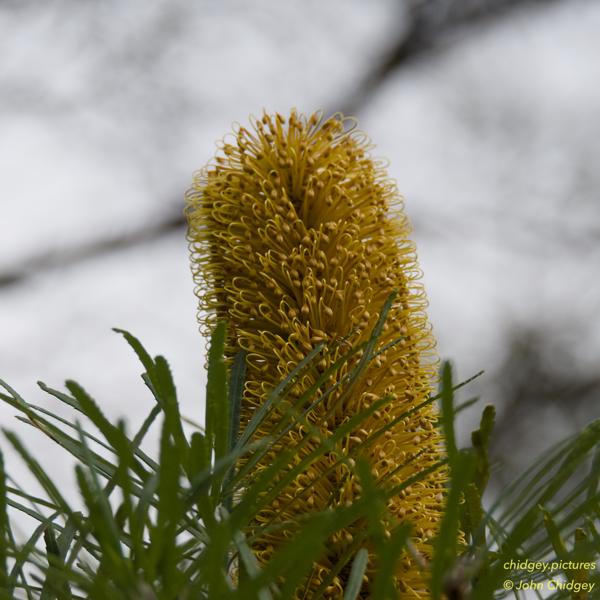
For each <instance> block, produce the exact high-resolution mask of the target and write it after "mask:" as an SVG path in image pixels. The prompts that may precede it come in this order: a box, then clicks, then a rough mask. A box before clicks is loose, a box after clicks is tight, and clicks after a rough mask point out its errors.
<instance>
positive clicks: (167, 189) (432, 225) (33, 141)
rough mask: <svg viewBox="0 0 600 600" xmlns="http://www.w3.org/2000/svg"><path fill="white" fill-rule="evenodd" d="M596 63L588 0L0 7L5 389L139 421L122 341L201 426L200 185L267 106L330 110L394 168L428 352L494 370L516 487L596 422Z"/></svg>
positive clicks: (3, 412) (140, 405) (139, 400)
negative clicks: (225, 140) (164, 368)
mask: <svg viewBox="0 0 600 600" xmlns="http://www.w3.org/2000/svg"><path fill="white" fill-rule="evenodd" d="M599 57H600V2H598V1H597V0H546V1H541V0H538V1H533V0H532V1H529V2H527V1H518V0H421V1H419V0H414V1H412V0H411V1H408V0H407V1H404V2H403V1H402V0H377V1H373V2H366V1H365V0H327V1H317V0H302V1H300V0H292V1H287V2H281V1H279V0H254V1H251V2H249V1H247V0H244V1H242V0H239V1H234V0H226V1H222V2H208V1H194V2H191V1H187V2H186V1H183V0H170V1H167V0H160V1H157V0H154V1H146V2H117V1H109V0H106V1H104V2H91V1H82V0H53V1H48V0H46V1H44V2H42V1H39V2H35V1H16V0H15V1H9V0H4V1H2V2H0V131H1V135H0V203H1V210H0V232H1V235H0V377H2V378H3V379H4V380H6V381H7V382H9V383H10V384H11V385H12V386H13V387H14V388H16V389H17V390H18V391H19V392H20V393H21V394H22V395H23V396H24V397H25V398H26V399H27V400H28V401H30V402H34V403H37V404H40V405H42V406H46V407H52V408H55V407H56V404H57V403H56V402H54V401H53V400H52V399H51V398H49V397H48V396H46V395H45V394H43V393H42V392H41V390H39V389H38V387H37V385H36V381H37V380H38V379H41V380H43V381H45V382H47V383H48V384H50V385H52V386H54V387H61V386H62V384H63V382H64V380H65V379H67V378H73V379H76V380H78V381H79V382H80V383H82V384H83V385H84V387H85V388H86V389H87V390H88V391H89V392H90V393H91V394H92V395H93V396H94V397H95V398H96V399H97V400H98V402H99V403H100V404H101V406H102V407H103V409H104V410H105V412H106V413H107V414H109V415H110V416H111V417H113V418H116V417H118V416H123V415H124V416H127V418H128V419H129V420H130V422H131V423H132V427H133V425H134V424H137V423H139V422H140V420H141V419H142V418H143V416H144V415H145V413H146V412H147V411H148V410H149V409H150V408H151V406H152V400H151V397H150V395H149V392H147V390H146V389H145V388H144V386H143V384H142V382H141V380H140V378H139V374H140V372H141V369H140V366H138V363H137V361H136V358H135V356H134V355H133V353H132V352H131V351H130V349H129V348H128V347H127V346H126V344H125V343H124V341H123V340H122V339H121V338H120V336H118V335H116V334H114V333H112V332H111V330H110V328H111V327H123V328H126V329H128V330H130V331H131V332H133V333H134V334H135V335H137V336H139V337H140V339H141V340H142V341H143V342H144V343H145V345H146V346H147V347H148V348H149V349H150V350H151V351H152V352H154V353H159V352H160V353H162V354H164V355H166V357H167V358H168V359H169V361H170V363H171V366H172V369H173V371H174V375H175V380H176V382H177V383H178V390H179V394H180V399H181V403H182V405H183V412H184V413H185V414H186V415H188V416H190V417H192V418H195V419H200V418H201V415H202V412H203V395H204V390H203V385H204V371H203V363H204V343H203V340H202V339H201V338H200V336H199V334H198V332H197V325H196V317H195V313H196V298H195V297H194V294H193V286H192V279H191V275H190V271H189V266H188V256H187V248H186V241H185V227H184V222H183V218H182V209H183V196H184V193H185V190H186V189H187V187H188V186H189V185H190V182H191V178H192V173H193V172H194V171H195V170H196V169H197V168H199V167H200V166H202V165H203V164H204V163H205V162H206V161H207V160H208V159H209V158H210V157H211V155H212V154H213V152H214V150H215V141H216V140H217V139H218V138H220V137H221V136H222V135H224V134H225V133H226V132H227V131H229V130H230V128H231V125H232V123H233V122H234V121H240V122H245V121H246V120H247V117H248V115H249V114H250V113H253V114H258V113H260V112H261V111H262V109H263V107H264V108H266V109H267V110H269V111H273V110H279V111H281V112H283V113H287V112H288V111H289V109H290V107H292V106H295V107H297V108H298V109H299V110H300V111H302V112H307V113H310V112H312V111H314V110H315V109H318V108H323V109H324V110H325V112H326V113H330V112H334V111H337V110H342V111H344V112H349V113H350V114H353V115H355V116H356V117H358V119H359V124H360V127H361V129H363V130H364V131H366V132H367V133H368V134H369V136H370V137H371V138H372V139H373V141H374V143H375V144H376V145H377V148H376V150H375V152H374V154H375V155H377V156H382V157H386V158H387V159H389V164H390V166H389V172H390V175H391V176H392V177H393V178H395V179H397V181H398V185H399V188H400V190H401V191H402V193H403V195H404V196H405V198H406V210H407V213H408V215H409V217H410V218H411V220H412V223H413V225H414V238H415V239H416V241H417V244H418V251H419V257H420V263H421V267H422V269H423V271H424V279H425V284H426V287H427V291H428V295H429V298H430V304H431V306H430V318H431V321H432V323H433V326H434V329H435V333H436V335H437V338H438V340H439V353H440V355H441V356H442V357H444V358H451V359H452V360H453V361H454V362H455V364H456V368H457V371H458V376H459V377H463V378H464V377H467V376H469V375H472V374H473V373H475V372H476V371H478V370H480V369H485V371H486V373H485V375H484V376H483V377H481V378H480V379H479V380H478V382H477V383H476V384H473V385H472V386H471V388H470V393H471V394H481V396H482V401H481V402H482V405H483V404H484V403H488V402H493V403H494V404H496V406H497V407H498V412H499V417H498V418H499V424H498V434H497V437H496V442H495V443H496V446H495V448H496V450H495V456H496V457H497V459H498V460H499V461H500V459H502V461H503V462H504V463H505V469H507V471H506V472H507V473H508V474H509V475H510V474H514V472H515V470H516V469H518V466H519V464H520V463H521V462H522V461H523V460H525V459H527V460H528V459H529V458H530V455H531V454H537V453H539V452H540V451H543V449H544V448H547V447H549V446H550V445H551V444H552V442H553V441H555V440H557V439H559V438H561V437H563V436H564V435H566V434H568V433H569V432H572V431H574V430H575V428H576V427H577V426H581V425H582V424H583V423H585V422H587V421H588V420H590V419H591V418H592V417H597V416H598V413H599V412H600V411H599V410H598V401H597V399H598V396H599V391H600V370H599V368H598V367H599V362H600V360H599V359H600V320H599V318H598V316H599V308H600V277H599V271H600V243H599V241H600V197H599V196H600V194H599V190H600V161H599V158H600V84H599V82H600V60H599ZM465 397H468V394H467V396H465ZM476 412H477V411H476ZM13 414H14V411H13V410H12V409H10V408H8V407H6V406H1V407H0V420H1V423H2V426H3V427H9V428H11V429H17V430H18V431H20V432H21V433H22V434H23V436H24V437H25V439H26V440H27V441H28V442H29V443H30V444H32V446H33V447H34V448H35V449H36V451H37V454H38V455H42V456H43V458H44V460H45V461H46V463H47V464H51V465H53V466H54V467H55V471H54V472H56V471H59V480H60V478H61V477H62V478H63V479H62V480H63V481H64V482H71V481H72V478H71V475H70V472H69V471H68V470H67V466H68V465H69V464H70V463H69V461H68V459H67V458H66V456H65V453H64V451H62V450H61V449H59V448H55V447H54V446H53V445H52V444H51V443H50V442H46V441H44V439H43V436H42V435H41V434H39V433H37V432H32V431H27V427H26V426H25V425H23V424H19V423H18V422H17V421H16V420H14V418H13ZM472 425H473V419H468V418H467V419H466V421H465V423H464V425H463V428H462V429H463V431H464V432H466V431H468V430H469V429H470V427H471V426H472ZM2 447H3V448H6V443H5V442H4V441H3V442H2ZM10 464H14V465H17V464H18V463H16V462H15V459H14V457H9V465H10ZM63 466H64V469H62V467H63ZM15 468H18V467H15ZM65 485H67V483H66V484H65ZM68 485H70V483H68Z"/></svg>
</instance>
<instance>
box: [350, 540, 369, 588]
mask: <svg viewBox="0 0 600 600" xmlns="http://www.w3.org/2000/svg"><path fill="white" fill-rule="evenodd" d="M368 562H369V552H368V550H367V549H366V548H361V549H360V550H359V551H358V552H357V553H356V556H355V557H354V561H353V562H352V568H351V569H350V576H349V577H348V584H347V585H346V589H345V590H344V600H356V598H358V594H359V593H360V589H361V587H362V584H363V576H364V574H365V571H366V570H367V564H368Z"/></svg>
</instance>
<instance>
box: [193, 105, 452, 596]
mask: <svg viewBox="0 0 600 600" xmlns="http://www.w3.org/2000/svg"><path fill="white" fill-rule="evenodd" d="M370 147H371V146H370V142H369V140H368V139H367V138H366V137H365V136H364V134H362V133H360V132H359V131H357V130H356V129H355V127H354V123H353V122H352V121H351V120H350V119H347V118H345V117H343V116H342V115H339V114H337V115H334V116H333V117H331V118H328V119H323V118H322V116H321V115H320V114H313V115H312V116H310V117H304V116H302V115H299V114H297V113H296V112H295V111H292V112H291V114H290V116H289V117H288V118H286V117H284V116H282V115H280V114H276V115H274V116H270V115H267V114H265V115H264V116H263V117H262V119H260V120H258V119H254V120H253V121H252V127H251V128H249V129H247V128H244V127H242V126H238V127H237V128H236V129H235V131H234V133H233V134H232V135H230V138H225V139H224V141H223V143H222V144H221V146H220V152H219V154H218V156H217V157H216V159H215V161H214V162H213V163H211V164H210V165H208V166H207V167H206V168H204V169H203V170H202V171H200V172H199V173H198V174H197V176H196V177H195V180H194V184H193V187H192V188H191V189H190V191H189V192H188V195H187V208H186V215H187V218H188V222H189V233H188V236H189V241H190V247H191V252H192V268H193V273H194V278H195V281H196V283H197V286H198V287H197V294H198V296H199V298H200V313H199V315H200V322H201V324H202V326H203V328H204V331H205V332H208V331H209V330H210V329H211V328H212V327H213V326H214V324H215V323H216V321H217V320H218V319H226V320H227V321H228V323H229V338H228V345H227V352H228V355H229V356H230V357H232V356H233V354H234V353H235V352H236V351H237V350H238V349H239V348H240V347H241V348H244V349H245V350H246V351H247V353H248V354H247V361H248V372H247V373H248V380H247V384H246V389H245V395H244V401H243V406H242V423H244V422H247V421H248V420H249V419H250V418H251V416H252V414H253V412H254V411H255V410H256V408H257V407H258V406H260V405H261V404H262V403H263V402H264V400H265V397H266V395H267V393H268V392H269V390H270V389H272V388H273V387H274V385H275V384H276V383H277V382H278V381H279V380H280V379H281V378H282V376H284V375H286V374H288V373H289V372H290V370H291V369H292V368H293V367H294V365H296V364H297V363H298V361H299V360H301V359H302V358H303V357H304V356H305V355H306V354H307V353H308V352H309V351H310V350H311V349H313V348H314V347H315V345H316V344H318V343H320V342H325V343H326V344H329V345H330V347H331V348H332V349H331V351H330V352H329V353H326V354H323V356H322V358H321V361H320V362H319V364H318V369H314V370H312V371H309V372H307V373H306V375H305V376H304V378H303V379H302V380H301V381H300V382H299V383H298V385H297V386H296V388H295V392H296V394H297V396H298V395H299V394H300V393H301V391H302V390H303V389H307V388H308V387H309V386H310V385H312V384H313V383H314V381H315V380H316V378H317V377H318V376H319V372H323V370H325V369H326V368H327V367H328V366H329V365H331V364H332V362H333V361H334V360H336V358H338V357H339V356H340V355H341V354H342V353H344V352H346V351H347V347H345V346H344V344H340V343H338V342H339V340H340V339H346V340H347V341H349V342H350V343H351V344H352V345H355V344H357V343H360V342H361V341H364V340H365V339H367V338H368V336H369V335H370V333H371V331H372V329H373V326H374V325H375V323H376V320H377V317H378V313H379V311H380V310H381V308H382V306H383V304H384V302H385V300H386V298H387V297H388V295H389V294H390V292H391V291H392V290H393V289H395V290H397V292H398V293H397V296H396V298H395V300H394V303H393V306H392V309H391V311H390V313H389V317H388V319H387V321H386V324H385V326H384V331H383V334H382V336H381V338H380V341H379V343H380V345H381V347H384V346H385V345H386V344H388V343H389V342H392V341H394V340H399V341H398V343H396V344H393V345H390V347H389V348H387V349H386V350H385V351H383V352H381V353H380V354H378V356H377V357H376V358H375V359H374V360H373V361H372V362H371V363H370V364H369V366H368V368H367V369H366V371H365V373H364V375H363V376H362V377H361V378H360V380H359V381H358V382H357V383H356V385H355V386H354V387H353V388H352V391H351V393H350V394H349V395H346V396H341V394H332V395H331V396H330V397H328V399H327V400H326V401H325V402H323V403H322V404H320V405H319V406H318V407H316V408H315V410H314V411H313V412H312V413H311V415H310V420H311V422H312V423H313V424H314V425H315V426H316V427H318V428H319V429H320V430H321V431H322V433H323V435H327V434H328V433H329V432H331V431H334V430H335V428H336V427H338V426H339V425H340V424H341V423H344V422H346V421H347V420H348V418H349V415H352V414H353V413H356V412H357V411H360V410H361V409H363V408H364V407H366V406H369V405H370V404H371V403H372V402H373V401H375V400H376V399H378V398H381V397H384V396H386V395H387V396H388V397H389V398H390V402H388V403H387V404H385V405H384V406H383V407H382V408H381V409H380V410H378V411H376V412H375V413H374V414H373V415H372V417H370V418H369V420H368V421H366V422H365V423H363V425H362V426H361V429H360V430H358V431H355V432H353V433H352V435H349V436H347V438H346V439H345V440H344V442H343V446H342V447H340V452H346V453H349V452H351V451H352V448H353V447H355V446H356V445H357V444H360V443H361V442H362V441H363V440H364V439H365V438H367V437H368V436H369V435H370V434H371V433H372V432H373V431H375V430H377V429H379V428H380V427H382V425H384V424H385V423H388V422H390V421H392V420H393V419H394V418H395V417H397V416H398V415H400V414H402V413H403V412H404V411H406V410H407V409H408V408H411V407H413V406H416V405H417V404H419V403H421V402H423V401H424V400H426V399H427V397H428V396H429V394H430V391H431V384H432V381H433V379H434V377H435V368H436V359H435V353H434V350H433V346H434V343H433V338H432V336H431V333H430V327H429V325H428V322H427V318H426V313H425V308H426V297H425V294H424V291H423V288H422V285H421V284H420V282H419V279H420V271H419V268H418V265H417V261H416V256H415V248H414V245H413V243H412V242H411V241H410V240H409V239H408V237H407V236H408V233H409V224H408V221H407V219H406V217H405V215H404V213H403V208H402V199H401V197H400V196H399V194H398V192H397V189H396V186H395V183H394V182H393V181H391V180H390V179H388V178H387V174H386V172H385V168H384V165H383V164H381V163H379V162H377V161H375V160H374V159H373V158H371V156H370V154H369V150H370ZM359 357H360V355H359ZM350 368H352V363H350V364H349V365H346V366H345V367H344V368H342V369H341V370H340V371H339V372H337V373H336V377H338V378H339V377H343V376H344V374H345V373H346V372H347V370H348V369H350ZM273 419H276V416H274V417H273V418H272V419H271V420H268V419H267V421H266V422H264V423H263V425H262V426H261V427H260V429H259V430H258V431H257V432H256V435H257V436H263V435H268V434H269V433H270V431H272V429H273V428H274V427H276V425H277V424H276V422H274V420H273ZM435 420H436V414H435V411H434V410H433V409H431V408H430V407H429V406H427V407H426V408H422V409H420V410H418V411H416V412H414V413H413V414H412V415H411V416H410V417H409V418H405V419H403V420H402V421H400V422H398V423H397V424H396V425H395V426H394V427H393V428H391V430H390V431H387V432H386V434H385V436H382V437H381V438H380V439H379V440H377V441H376V443H374V444H372V445H370V446H368V447H367V448H365V449H362V450H361V455H362V456H365V457H366V458H367V459H368V461H369V463H370V464H371V467H372V473H373V475H374V476H375V478H376V479H380V480H383V479H386V485H397V484H398V483H400V482H401V481H403V480H405V479H406V478H407V477H410V476H411V475H413V474H415V473H417V472H418V471H421V470H423V469H426V468H427V467H430V466H431V465H433V464H434V463H436V462H437V461H439V460H440V458H441V456H442V453H443V448H442V444H441V439H440V434H439V432H438V430H437V429H436V428H435V426H434V425H435ZM302 435H303V433H302V431H299V430H294V431H291V432H289V434H288V435H287V436H286V437H285V438H284V439H282V440H281V441H280V442H279V445H276V446H275V447H274V448H273V450H272V452H271V454H270V455H269V456H267V457H265V459H264V460H263V461H262V462H261V463H260V464H258V465H257V466H256V471H257V472H258V471H260V470H261V469H264V468H266V467H267V466H268V464H269V462H270V461H271V460H272V458H273V457H274V456H275V455H276V454H277V452H278V449H280V448H283V447H289V446H290V444H294V443H297V441H298V439H299V438H300V437H301V436H302ZM315 443H318V442H317V441H315ZM417 454H419V456H418V459H417V460H414V461H411V460H410V459H411V457H414V456H415V455H417ZM336 462H337V459H336V457H335V455H334V454H326V455H325V456H324V457H323V458H322V459H321V460H320V461H316V462H315V463H313V464H312V465H311V466H310V468H309V469H308V470H307V471H306V472H305V473H304V474H302V475H301V476H299V477H297V478H296V480H295V482H294V483H293V484H290V485H289V486H287V487H286V488H285V489H284V491H283V492H282V494H281V496H280V497H279V498H278V499H277V500H275V501H274V502H273V504H272V505H271V506H270V507H269V508H267V509H265V510H264V511H262V512H261V513H260V514H259V515H258V517H257V522H256V527H257V531H259V528H260V525H261V524H264V523H272V522H273V520H274V519H278V520H287V519H289V520H293V519H294V516H295V515H297V514H298V512H302V511H310V510H317V509H323V508H325V507H326V506H328V505H329V504H330V503H334V504H338V503H345V502H348V501H351V500H352V499H353V498H356V497H357V495H359V494H360V485H359V484H358V482H357V481H356V480H355V479H354V478H353V477H352V476H348V472H347V469H346V468H345V467H344V466H343V465H339V464H338V465H337V466H336V467H335V469H330V467H331V466H332V465H334V464H336ZM325 472H327V476H325V477H323V476H321V474H322V473H325ZM309 483H310V484H312V487H311V490H310V494H303V493H302V492H303V490H305V489H306V486H307V485H308V484H309ZM444 483H445V473H444V472H443V470H441V471H440V470H438V471H436V472H434V473H432V474H430V475H428V476H426V477H425V479H423V480H422V481H420V482H418V483H417V484H415V485H413V486H412V487H409V488H407V489H405V490H403V491H402V492H401V493H400V494H399V495H397V496H396V497H394V498H392V499H391V500H390V501H389V504H388V509H389V513H390V515H391V520H390V523H388V524H387V525H386V526H389V527H391V526H392V521H395V522H402V521H406V520H408V521H410V522H411V523H412V525H413V533H414V537H413V545H414V547H415V548H416V549H417V550H418V551H419V552H420V553H421V554H422V555H423V556H424V557H428V556H430V554H431V548H430V540H431V539H432V537H433V536H434V534H435V533H436V531H437V527H438V523H439V519H440V515H441V511H442V505H443V491H444ZM297 498H298V500H295V499H297ZM352 534H353V531H351V530H349V531H346V532H343V533H341V534H340V535H339V536H336V537H335V539H332V540H331V545H330V547H329V549H328V553H327V554H326V556H324V557H323V559H322V560H321V561H320V562H319V563H318V564H316V565H315V568H314V572H313V574H312V580H311V585H314V586H316V587H318V585H319V584H320V583H321V581H322V580H323V577H324V575H325V574H326V573H327V572H328V570H329V569H331V568H332V566H333V565H334V564H335V563H336V560H337V559H338V558H339V556H340V555H341V554H342V553H343V551H344V548H346V547H347V545H348V544H349V543H350V542H351V541H352V537H353V535H352ZM290 535H292V533H291V532H289V531H286V530H279V531H277V532H275V533H270V534H265V535H262V536H260V535H259V536H258V538H257V541H256V542H255V543H254V545H253V549H254V551H255V553H256V555H257V556H258V558H259V560H261V561H267V560H268V559H269V557H270V555H271V554H272V552H273V550H274V548H276V547H277V546H278V545H280V544H281V543H282V542H283V541H285V539H286V536H290ZM374 566H375V565H370V567H369V570H368V573H367V576H366V577H365V584H364V586H363V590H362V592H361V594H362V595H361V597H365V598H367V597H368V589H369V578H370V573H372V570H373V568H374ZM397 585H398V588H399V589H400V590H401V592H402V594H401V595H402V597H406V598H410V597H419V598H424V597H427V596H428V593H427V583H426V576H425V575H424V574H423V573H421V572H420V570H419V568H418V567H417V565H416V562H415V560H414V558H413V557H410V556H408V555H407V556H405V557H404V558H403V559H402V560H401V561H400V563H399V567H398V573H397ZM343 587H344V576H343V574H340V576H337V577H336V578H335V579H334V582H333V584H332V585H330V586H329V588H328V589H327V593H326V597H330V598H340V597H342V595H343V592H342V590H343Z"/></svg>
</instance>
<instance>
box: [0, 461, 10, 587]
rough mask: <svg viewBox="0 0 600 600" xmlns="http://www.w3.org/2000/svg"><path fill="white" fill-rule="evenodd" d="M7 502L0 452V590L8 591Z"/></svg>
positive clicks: (4, 473)
mask: <svg viewBox="0 0 600 600" xmlns="http://www.w3.org/2000/svg"><path fill="white" fill-rule="evenodd" d="M7 500H8V491H7V489H6V472H5V470H4V455H3V454H2V452H1V451H0V590H1V589H7V590H9V580H8V562H7V550H8V548H9V544H10V541H9V520H8V505H7ZM9 591H10V590H9Z"/></svg>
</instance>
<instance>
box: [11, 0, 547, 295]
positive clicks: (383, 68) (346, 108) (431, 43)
mask: <svg viewBox="0 0 600 600" xmlns="http://www.w3.org/2000/svg"><path fill="white" fill-rule="evenodd" d="M406 1H407V5H408V9H407V10H408V25H407V27H405V28H403V29H402V30H401V35H400V36H399V39H398V40H397V42H396V44H394V45H393V46H392V47H391V48H390V50H389V52H388V53H387V54H386V55H385V56H383V57H382V60H381V61H380V62H379V63H378V64H375V65H374V67H373V69H372V70H371V72H370V73H369V74H368V76H367V77H366V78H365V79H364V80H363V81H362V82H361V83H360V84H359V86H358V88H357V89H356V90H355V92H353V93H350V94H344V97H345V98H351V101H350V102H344V101H340V102H339V103H338V105H337V107H336V110H338V109H339V107H342V110H343V112H345V113H346V114H350V113H354V112H356V111H357V109H359V108H360V107H361V106H363V105H364V104H365V103H367V102H368V101H369V99H370V98H371V96H372V95H373V93H374V92H375V91H376V90H377V88H378V87H379V86H380V85H381V84H382V83H383V82H384V81H385V80H386V79H387V78H388V77H389V76H390V75H391V74H392V73H393V72H394V71H396V70H397V69H399V68H401V67H403V66H404V65H406V64H408V63H409V62H410V61H412V60H413V59H416V58H418V57H420V56H422V55H423V54H425V53H427V52H431V51H435V50H436V49H439V48H440V45H441V44H442V41H443V40H446V41H447V36H448V35H449V34H450V33H451V32H453V31H455V30H456V29H457V28H458V27H462V26H468V25H471V24H475V23H479V22H481V21H484V20H490V19H492V18H496V17H499V16H502V15H505V14H507V13H508V12H509V11H510V10H511V9H515V8H521V7H524V6H528V5H534V4H536V5H542V4H545V5H547V4H548V3H549V2H556V1H558V0H406ZM155 26H156V20H155V21H152V23H151V24H150V27H149V32H150V33H153V32H154V30H153V27H155ZM167 30H168V34H169V35H174V34H175V33H176V32H177V30H178V22H177V19H176V18H175V19H172V20H171V21H169V27H168V28H167ZM465 31H468V30H465ZM150 37H152V36H150ZM151 46H152V44H151ZM119 48H120V49H121V50H122V48H121V47H119ZM110 58H111V60H115V59H116V60H118V59H119V50H117V51H116V54H115V53H114V52H113V53H112V54H111V55H110ZM154 58H155V56H154V54H153V53H152V50H151V49H150V50H149V51H148V53H147V54H145V55H143V57H142V59H141V60H142V62H143V64H144V66H145V65H147V64H152V62H153V59H154ZM134 66H135V67H136V68H137V67H139V66H140V65H139V64H138V63H136V65H134ZM115 87H116V88H118V86H115ZM23 100H24V98H20V103H21V104H22V103H23ZM49 100H50V105H52V101H51V99H49V98H48V97H47V96H46V97H45V100H44V101H45V102H46V103H48V102H49ZM57 102H58V101H57ZM58 105H60V106H61V107H62V108H65V107H63V106H62V105H61V104H60V103H58V104H57V106H58ZM183 226H184V219H183V217H182V216H181V215H179V214H175V215H171V216H166V217H165V218H164V220H162V221H161V222H158V223H154V224H151V225H146V226H144V227H141V228H140V229H139V230H137V231H131V232H127V233H123V234H120V235H116V236H112V237H106V238H104V239H100V240H93V241H91V242H89V243H87V244H82V245H76V246H73V247H72V248H70V249H67V250H61V251H56V252H53V253H48V252H41V253H40V254H39V255H37V256H33V257H31V258H29V259H27V260H25V261H23V262H22V263H21V264H17V265H15V266H14V268H13V269H11V270H9V271H4V272H0V288H1V287H6V286H11V285H16V284H19V283H21V282H23V281H25V280H26V279H27V278H28V277H30V276H32V275H35V274H37V273H40V272H44V271H46V270H48V269H52V268H56V267H60V266H66V265H70V264H74V263H77V262H81V261H84V260H87V259H90V258H94V257H96V256H99V255H101V254H104V253H106V252H112V251H117V250H120V249H122V248H127V247H131V246H135V245H138V244H143V243H148V242H150V241H152V240H154V239H158V238H160V237H162V236H164V235H168V234H170V233H171V232H172V231H174V230H176V229H179V228H183Z"/></svg>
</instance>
